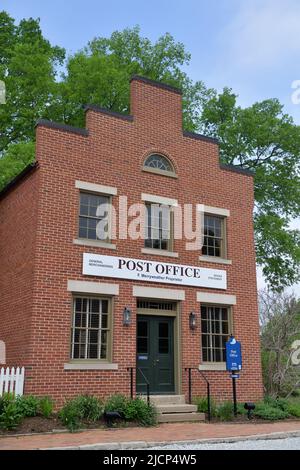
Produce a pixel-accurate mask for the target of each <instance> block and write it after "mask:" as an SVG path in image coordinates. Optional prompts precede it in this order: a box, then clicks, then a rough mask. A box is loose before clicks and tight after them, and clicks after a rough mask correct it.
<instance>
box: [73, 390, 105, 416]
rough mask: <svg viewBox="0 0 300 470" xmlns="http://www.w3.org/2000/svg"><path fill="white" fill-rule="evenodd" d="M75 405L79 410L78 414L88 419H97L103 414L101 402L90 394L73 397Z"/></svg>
mask: <svg viewBox="0 0 300 470" xmlns="http://www.w3.org/2000/svg"><path fill="white" fill-rule="evenodd" d="M75 402H76V405H77V406H78V408H79V409H80V410H81V412H80V415H82V416H83V418H84V419H87V420H88V421H93V422H94V421H97V420H98V419H100V418H101V416H102V414H103V404H102V402H101V401H100V400H99V399H98V398H97V397H93V396H90V395H82V396H79V397H77V398H75Z"/></svg>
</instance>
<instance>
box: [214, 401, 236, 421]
mask: <svg viewBox="0 0 300 470" xmlns="http://www.w3.org/2000/svg"><path fill="white" fill-rule="evenodd" d="M216 415H217V417H218V418H219V419H220V420H221V421H230V420H231V419H232V417H233V404H232V402H231V401H224V402H223V403H220V404H219V405H218V406H217V412H216Z"/></svg>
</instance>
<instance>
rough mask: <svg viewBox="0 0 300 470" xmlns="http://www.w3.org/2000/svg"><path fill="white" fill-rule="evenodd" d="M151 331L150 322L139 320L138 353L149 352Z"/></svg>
mask: <svg viewBox="0 0 300 470" xmlns="http://www.w3.org/2000/svg"><path fill="white" fill-rule="evenodd" d="M148 342H149V332H148V322H146V321H142V320H139V321H138V324H137V353H138V354H145V353H148V352H149V344H148Z"/></svg>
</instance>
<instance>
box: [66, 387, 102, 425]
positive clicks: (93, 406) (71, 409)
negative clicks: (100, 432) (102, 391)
mask: <svg viewBox="0 0 300 470" xmlns="http://www.w3.org/2000/svg"><path fill="white" fill-rule="evenodd" d="M102 413H103V406H102V402H101V401H100V400H99V399H98V398H96V397H92V396H89V395H80V396H78V397H76V398H73V399H72V400H69V401H67V402H66V403H65V405H64V406H63V407H62V409H61V410H60V412H59V414H58V416H59V418H60V420H61V421H62V423H63V424H64V425H65V426H67V428H68V429H69V430H70V431H71V432H73V431H76V429H79V428H80V427H81V426H82V421H83V420H84V419H86V420H88V421H97V420H98V419H99V418H100V417H101V415H102Z"/></svg>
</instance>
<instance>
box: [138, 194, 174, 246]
mask: <svg viewBox="0 0 300 470" xmlns="http://www.w3.org/2000/svg"><path fill="white" fill-rule="evenodd" d="M146 211H147V212H146V238H145V247H146V248H153V249H157V250H166V251H172V213H171V208H170V207H169V206H166V205H164V204H151V203H146Z"/></svg>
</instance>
